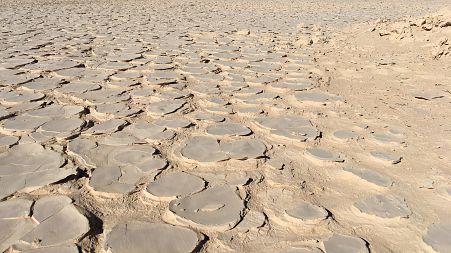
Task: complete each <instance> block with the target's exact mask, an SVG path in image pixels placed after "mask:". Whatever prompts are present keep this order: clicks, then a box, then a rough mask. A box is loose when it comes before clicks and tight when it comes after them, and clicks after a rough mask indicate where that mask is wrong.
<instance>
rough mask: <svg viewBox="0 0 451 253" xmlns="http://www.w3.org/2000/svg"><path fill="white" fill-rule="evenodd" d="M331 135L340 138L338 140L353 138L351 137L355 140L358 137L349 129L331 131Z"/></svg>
mask: <svg viewBox="0 0 451 253" xmlns="http://www.w3.org/2000/svg"><path fill="white" fill-rule="evenodd" d="M333 136H334V138H335V139H337V140H340V141H346V140H353V139H354V140H355V139H357V137H358V135H357V134H356V133H355V132H353V131H349V130H339V131H335V132H334V133H333Z"/></svg>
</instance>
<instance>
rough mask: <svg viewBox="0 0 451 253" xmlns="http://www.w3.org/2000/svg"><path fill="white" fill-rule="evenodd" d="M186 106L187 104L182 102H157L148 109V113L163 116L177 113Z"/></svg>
mask: <svg viewBox="0 0 451 253" xmlns="http://www.w3.org/2000/svg"><path fill="white" fill-rule="evenodd" d="M185 104H186V102H185V101H181V100H169V101H160V102H155V103H152V104H150V105H149V106H148V107H147V112H148V113H149V114H151V115H156V116H162V115H166V114H171V113H174V112H176V111H177V110H179V109H180V108H182V107H183V106H184V105H185Z"/></svg>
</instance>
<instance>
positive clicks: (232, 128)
mask: <svg viewBox="0 0 451 253" xmlns="http://www.w3.org/2000/svg"><path fill="white" fill-rule="evenodd" d="M207 133H208V134H211V135H220V136H221V135H222V136H245V135H250V134H251V133H252V130H250V129H249V128H248V127H246V126H243V125H241V124H237V123H221V124H217V125H213V126H209V127H207Z"/></svg>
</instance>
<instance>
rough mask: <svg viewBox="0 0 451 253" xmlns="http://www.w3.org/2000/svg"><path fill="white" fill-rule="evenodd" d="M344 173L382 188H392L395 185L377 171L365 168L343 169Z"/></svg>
mask: <svg viewBox="0 0 451 253" xmlns="http://www.w3.org/2000/svg"><path fill="white" fill-rule="evenodd" d="M343 170H344V171H347V172H350V173H352V174H354V175H356V176H358V177H360V178H361V179H363V180H366V181H368V182H370V183H373V184H376V185H379V186H382V187H390V186H391V185H392V184H393V180H391V179H390V178H389V177H387V176H384V175H382V174H380V173H379V172H377V171H374V170H371V169H365V168H357V167H346V168H343Z"/></svg>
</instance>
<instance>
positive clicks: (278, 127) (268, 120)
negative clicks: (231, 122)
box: [256, 116, 319, 141]
mask: <svg viewBox="0 0 451 253" xmlns="http://www.w3.org/2000/svg"><path fill="white" fill-rule="evenodd" d="M256 122H257V123H258V124H259V125H260V126H262V127H264V128H267V129H270V133H271V134H273V135H277V136H282V137H285V138H288V139H295V140H300V141H305V140H307V139H308V138H310V139H315V138H316V137H318V136H319V131H318V130H317V129H315V128H314V127H313V126H312V124H311V122H310V120H307V119H304V118H302V117H299V116H285V117H273V116H269V117H262V118H258V119H256Z"/></svg>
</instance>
